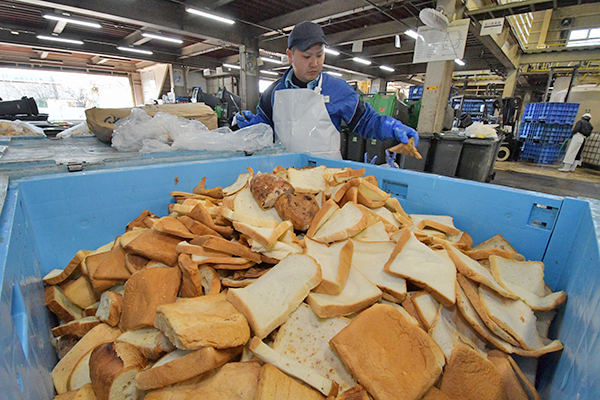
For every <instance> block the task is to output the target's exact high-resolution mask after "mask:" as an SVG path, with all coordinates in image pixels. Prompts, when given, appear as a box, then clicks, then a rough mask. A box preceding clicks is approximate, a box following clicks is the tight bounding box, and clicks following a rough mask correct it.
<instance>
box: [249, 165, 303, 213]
mask: <svg viewBox="0 0 600 400" xmlns="http://www.w3.org/2000/svg"><path fill="white" fill-rule="evenodd" d="M294 190H295V189H294V187H293V186H292V185H291V184H290V183H289V182H288V181H286V180H285V179H283V178H282V177H280V176H278V175H275V174H272V173H265V174H258V175H255V176H254V178H252V179H251V180H250V192H251V193H252V196H253V197H254V200H256V202H257V203H258V205H259V206H260V208H262V209H263V210H268V209H269V208H272V207H273V206H274V205H275V202H276V201H277V199H279V197H280V196H282V195H284V194H291V193H294Z"/></svg>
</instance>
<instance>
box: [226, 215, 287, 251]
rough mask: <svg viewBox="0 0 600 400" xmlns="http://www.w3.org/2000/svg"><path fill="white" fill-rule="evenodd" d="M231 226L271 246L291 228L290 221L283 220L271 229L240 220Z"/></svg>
mask: <svg viewBox="0 0 600 400" xmlns="http://www.w3.org/2000/svg"><path fill="white" fill-rule="evenodd" d="M233 227H234V228H235V230H236V231H238V232H240V233H243V234H245V235H248V236H249V237H251V238H252V239H253V240H256V241H257V242H258V243H260V244H262V245H264V246H272V245H273V244H275V242H276V241H277V239H278V238H279V237H280V236H281V235H283V234H284V233H285V232H286V231H288V230H290V229H292V223H291V222H290V221H283V222H282V223H280V224H279V225H278V226H277V228H274V229H271V228H259V227H256V226H251V225H248V224H244V223H242V222H234V223H233Z"/></svg>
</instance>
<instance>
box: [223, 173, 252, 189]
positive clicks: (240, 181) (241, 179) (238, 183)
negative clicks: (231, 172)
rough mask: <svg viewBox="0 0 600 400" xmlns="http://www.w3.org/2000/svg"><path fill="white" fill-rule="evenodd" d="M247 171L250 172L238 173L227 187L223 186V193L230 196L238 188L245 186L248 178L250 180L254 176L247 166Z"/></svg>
mask: <svg viewBox="0 0 600 400" xmlns="http://www.w3.org/2000/svg"><path fill="white" fill-rule="evenodd" d="M249 171H250V172H245V173H243V174H239V175H238V177H237V179H236V180H235V182H233V183H232V184H231V185H229V186H227V187H224V188H223V195H224V196H231V195H233V194H236V193H237V192H239V191H240V190H242V189H243V188H244V187H245V186H246V183H247V182H248V180H250V179H251V178H252V177H253V176H254V171H252V169H250V168H249Z"/></svg>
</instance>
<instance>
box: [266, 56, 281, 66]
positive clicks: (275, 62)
mask: <svg viewBox="0 0 600 400" xmlns="http://www.w3.org/2000/svg"><path fill="white" fill-rule="evenodd" d="M261 60H263V61H266V62H270V63H273V64H279V65H281V64H283V62H282V61H281V60H276V59H274V58H268V57H261Z"/></svg>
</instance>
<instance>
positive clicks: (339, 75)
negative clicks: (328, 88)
mask: <svg viewBox="0 0 600 400" xmlns="http://www.w3.org/2000/svg"><path fill="white" fill-rule="evenodd" d="M325 72H326V73H328V74H329V75H333V76H338V77H341V76H342V74H340V73H339V72H333V71H325Z"/></svg>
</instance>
